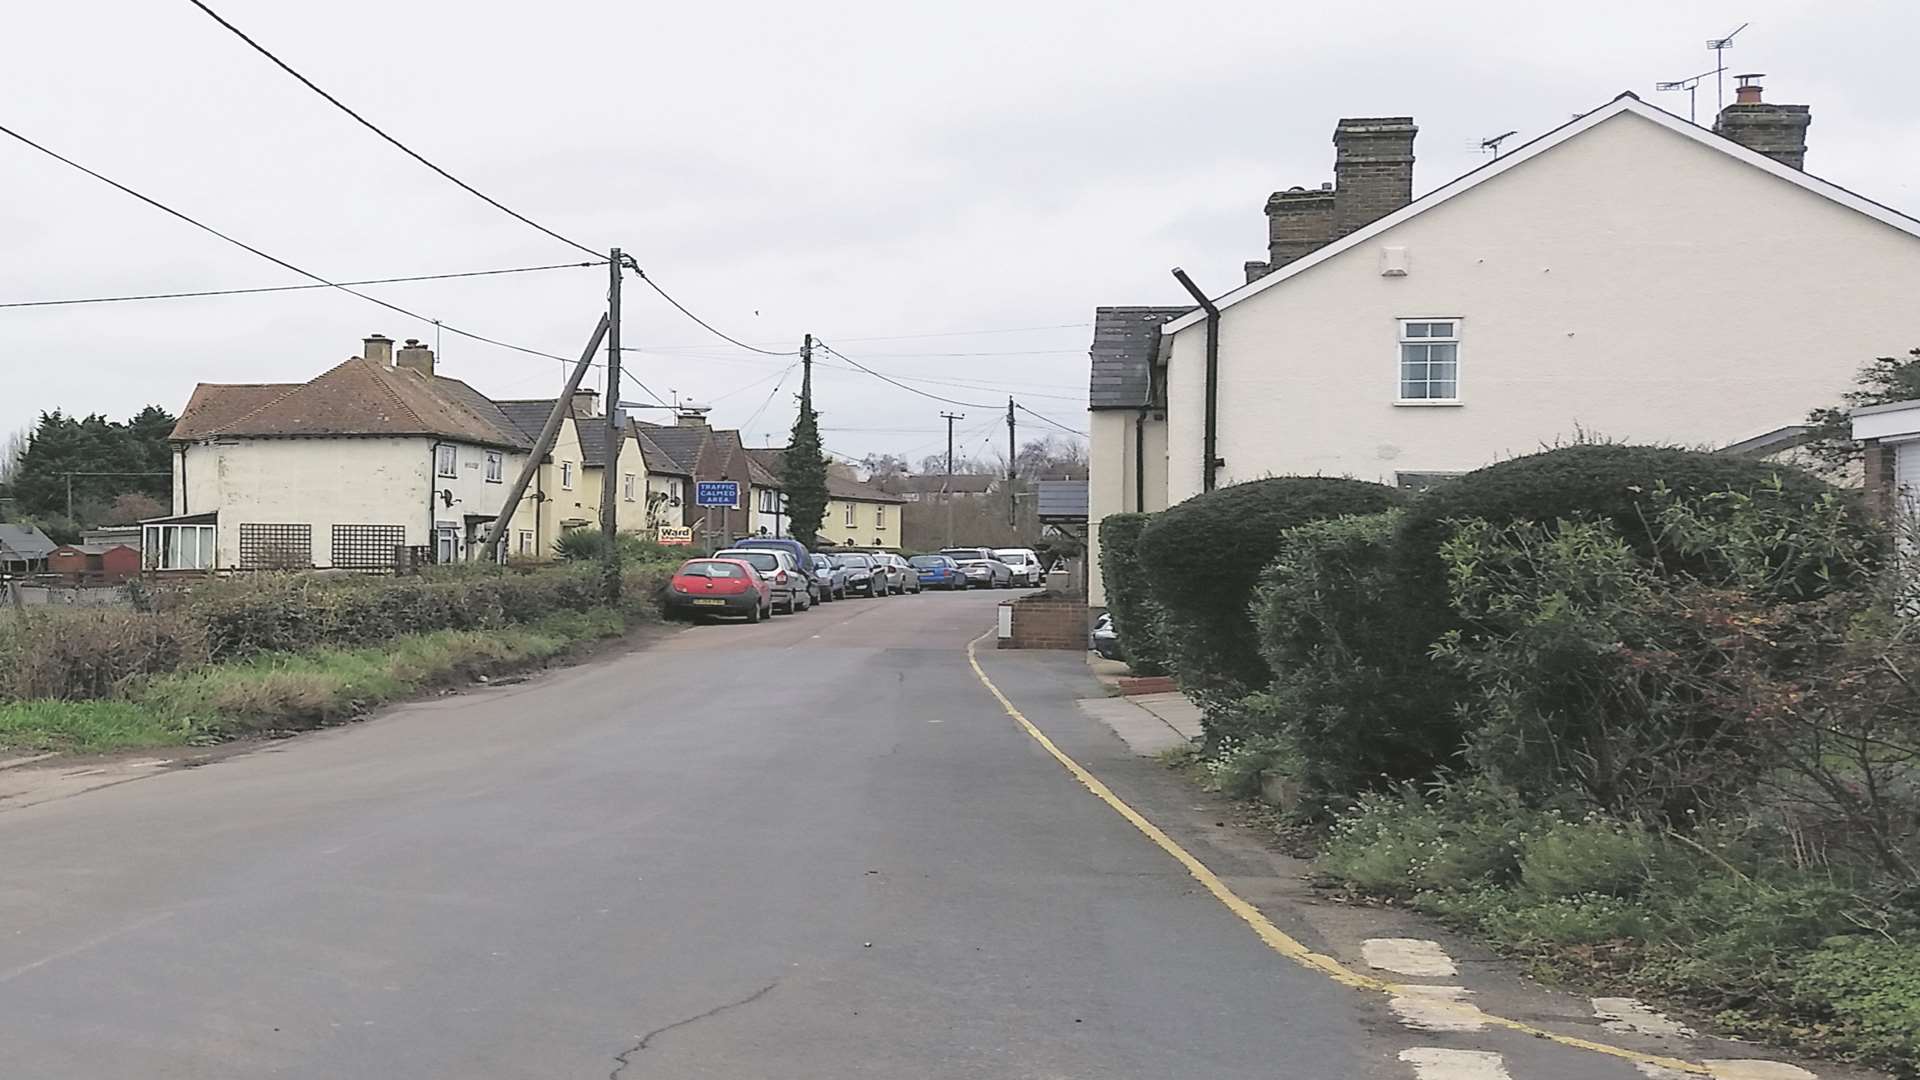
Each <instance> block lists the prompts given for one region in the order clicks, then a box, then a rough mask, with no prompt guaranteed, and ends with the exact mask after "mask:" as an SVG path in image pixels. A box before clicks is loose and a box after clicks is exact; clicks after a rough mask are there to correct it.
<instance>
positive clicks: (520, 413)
mask: <svg viewBox="0 0 1920 1080" xmlns="http://www.w3.org/2000/svg"><path fill="white" fill-rule="evenodd" d="M494 404H495V405H497V406H499V408H500V411H501V412H503V413H505V414H506V416H507V419H508V420H511V421H513V426H514V427H517V428H519V429H520V431H521V433H522V434H524V435H526V437H527V442H529V443H532V442H533V441H534V440H535V439H538V438H539V437H540V429H541V428H543V427H546V426H547V416H548V415H549V414H550V413H552V412H553V399H552V398H548V399H547V400H545V401H537V400H535V401H496V402H494Z"/></svg>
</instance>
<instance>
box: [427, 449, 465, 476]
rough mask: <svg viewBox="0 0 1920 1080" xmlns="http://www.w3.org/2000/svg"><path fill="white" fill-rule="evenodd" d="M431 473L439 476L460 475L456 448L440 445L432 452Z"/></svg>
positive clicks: (458, 453)
mask: <svg viewBox="0 0 1920 1080" xmlns="http://www.w3.org/2000/svg"><path fill="white" fill-rule="evenodd" d="M433 471H434V472H435V473H438V474H439V475H441V476H458V475H460V451H459V448H458V447H454V446H450V445H448V444H447V443H441V444H440V445H439V446H437V447H435V448H434V451H433Z"/></svg>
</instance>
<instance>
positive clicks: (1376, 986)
mask: <svg viewBox="0 0 1920 1080" xmlns="http://www.w3.org/2000/svg"><path fill="white" fill-rule="evenodd" d="M991 633H992V631H988V632H987V633H986V634H981V635H980V636H979V637H977V638H974V639H973V640H972V641H969V642H967V663H968V664H969V665H970V666H971V667H972V668H973V674H974V677H975V678H977V679H979V680H980V685H982V686H984V687H986V688H987V691H988V692H989V693H991V694H992V695H993V696H994V700H996V701H998V702H1000V707H1001V708H1002V709H1005V710H1006V713H1007V715H1008V716H1011V717H1013V719H1014V722H1015V723H1017V724H1019V725H1020V727H1021V728H1022V729H1024V730H1025V731H1026V733H1027V734H1028V735H1029V736H1030V737H1032V739H1033V741H1034V742H1037V743H1039V744H1040V747H1041V749H1043V750H1045V751H1046V752H1047V753H1049V754H1051V755H1053V759H1054V760H1055V761H1058V762H1059V763H1060V765H1061V767H1062V768H1064V769H1066V770H1067V771H1068V772H1069V773H1072V774H1073V778H1074V779H1076V780H1078V781H1080V783H1081V784H1082V785H1084V786H1085V787H1086V789H1087V790H1088V791H1091V792H1093V795H1094V797H1095V798H1097V799H1099V800H1100V801H1101V802H1103V803H1106V804H1107V806H1108V807H1109V808H1111V809H1112V810H1113V812H1114V813H1116V814H1119V815H1120V816H1121V817H1123V818H1126V819H1127V822H1128V823H1129V824H1131V825H1132V826H1133V827H1134V828H1136V829H1138V830H1140V832H1141V833H1142V834H1143V835H1145V836H1146V838H1147V839H1149V840H1151V841H1153V842H1154V844H1155V845H1156V846H1158V847H1159V848H1160V850H1162V851H1164V852H1166V853H1167V854H1169V855H1171V856H1173V858H1174V860H1175V861H1176V862H1178V863H1179V864H1180V865H1181V866H1184V867H1186V868H1187V873H1189V874H1192V875H1193V878H1194V880H1195V881H1198V882H1199V883H1200V884H1201V885H1203V886H1205V887H1206V890H1207V891H1208V892H1210V893H1212V894H1213V898H1214V899H1216V900H1218V901H1220V903H1222V904H1224V905H1226V908H1227V910H1228V911H1231V912H1233V913H1234V914H1235V915H1237V916H1239V917H1240V921H1241V922H1244V923H1246V924H1247V925H1248V926H1250V927H1252V928H1253V932H1254V933H1255V934H1257V935H1259V937H1260V940H1261V941H1263V942H1265V943H1266V945H1267V947H1268V948H1270V949H1272V950H1273V951H1274V952H1277V953H1279V954H1280V955H1281V956H1284V957H1286V958H1287V959H1289V960H1291V961H1293V962H1294V963H1296V964H1299V965H1300V966H1302V967H1304V968H1307V969H1308V970H1310V971H1314V972H1318V973H1319V974H1321V975H1324V976H1326V977H1327V978H1329V979H1332V980H1333V981H1334V982H1337V983H1339V984H1340V985H1342V986H1346V987H1350V988H1352V989H1355V990H1366V991H1371V992H1373V993H1376V994H1385V995H1388V996H1392V995H1393V994H1394V992H1395V989H1396V987H1395V986H1394V984H1392V983H1389V982H1387V981H1385V980H1383V979H1376V978H1374V977H1372V976H1370V975H1364V974H1361V973H1360V972H1357V971H1354V970H1353V969H1351V968H1349V967H1347V966H1346V965H1345V964H1342V963H1341V962H1340V961H1339V960H1336V959H1334V958H1333V957H1331V956H1328V955H1326V954H1325V953H1317V952H1314V951H1313V950H1312V949H1310V948H1308V947H1307V946H1306V944H1305V943H1303V942H1301V941H1300V940H1298V939H1297V938H1295V937H1293V936H1292V935H1290V934H1288V933H1287V932H1286V931H1284V930H1282V929H1280V928H1279V927H1278V926H1275V925H1274V924H1273V922H1272V920H1270V919H1268V918H1267V917H1266V916H1265V915H1263V914H1261V912H1260V909H1259V908H1257V907H1254V906H1253V905H1252V904H1250V903H1248V902H1247V901H1246V900H1245V899H1244V898H1242V897H1241V896H1240V894H1239V893H1236V892H1234V891H1233V890H1232V889H1231V888H1228V887H1227V883H1226V882H1224V881H1222V880H1220V876H1219V875H1218V874H1215V873H1214V872H1213V871H1211V870H1209V869H1207V866H1206V864H1205V863H1203V862H1201V861H1200V860H1199V859H1198V858H1196V857H1194V855H1193V853H1192V852H1190V851H1188V850H1187V849H1186V848H1184V847H1181V846H1180V844H1179V842H1178V841H1176V840H1174V839H1173V837H1171V836H1168V835H1167V834H1166V833H1165V832H1162V831H1161V829H1160V827H1159V826H1158V825H1155V824H1154V823H1153V822H1151V821H1148V820H1147V819H1146V818H1145V817H1143V816H1141V814H1140V812H1139V811H1138V810H1135V809H1134V808H1133V807H1131V806H1128V805H1127V803H1126V801H1125V800H1123V799H1121V798H1120V796H1118V795H1116V794H1114V793H1113V789H1112V788H1110V787H1108V786H1107V785H1106V784H1104V783H1102V782H1101V780H1100V778H1099V777H1097V776H1095V775H1093V774H1092V773H1090V772H1088V771H1087V770H1086V767H1085V766H1083V765H1081V764H1080V763H1079V762H1077V761H1075V760H1073V759H1072V758H1070V757H1068V756H1067V754H1066V752H1065V751H1064V750H1061V749H1060V747H1058V746H1056V745H1055V744H1054V741H1053V740H1052V739H1049V738H1047V736H1046V733H1045V732H1043V731H1041V730H1040V729H1039V728H1037V727H1035V726H1034V724H1033V721H1031V720H1028V719H1027V718H1026V716H1025V715H1024V714H1023V713H1021V711H1020V710H1019V708H1017V707H1016V706H1015V705H1014V704H1013V702H1012V701H1011V700H1010V699H1008V697H1007V695H1005V694H1003V693H1001V692H1000V688H999V687H998V686H995V685H994V682H993V680H992V679H990V678H988V677H987V672H986V669H985V668H982V667H981V666H980V657H979V655H978V654H977V653H976V652H975V647H976V646H978V645H979V644H980V642H982V641H984V640H985V639H986V638H987V636H988V634H991ZM1475 1012H1476V1013H1478V1018H1479V1019H1480V1020H1482V1021H1483V1022H1484V1023H1486V1024H1487V1025H1489V1026H1491V1027H1498V1028H1505V1029H1507V1030H1508V1031H1517V1032H1519V1033H1521V1034H1523V1035H1531V1036H1533V1037H1534V1038H1537V1039H1546V1040H1548V1041H1551V1042H1556V1043H1559V1044H1560V1045H1561V1046H1567V1047H1571V1048H1573V1049H1575V1050H1587V1051H1591V1052H1593V1053H1596V1054H1605V1055H1606V1056H1608V1057H1614V1058H1619V1059H1621V1060H1623V1061H1630V1062H1634V1063H1636V1064H1644V1065H1655V1066H1659V1067H1660V1068H1663V1069H1672V1070H1674V1071H1675V1072H1678V1073H1681V1074H1682V1075H1686V1076H1711V1075H1713V1072H1712V1070H1710V1069H1708V1068H1707V1067H1706V1066H1704V1065H1696V1064H1694V1063H1693V1062H1690V1061H1681V1060H1680V1059H1678V1058H1670V1057H1662V1056H1661V1055H1659V1054H1647V1053H1642V1052H1641V1051H1638V1050H1630V1049H1628V1048H1626V1047H1624V1046H1611V1045H1608V1044H1607V1043H1602V1042H1594V1041H1593V1040H1591V1039H1582V1038H1579V1037H1578V1036H1574V1035H1562V1034H1560V1033H1559V1032H1557V1031H1548V1030H1547V1029H1545V1028H1542V1027H1536V1026H1534V1025H1532V1024H1528V1023H1525V1022H1523V1021H1519V1020H1509V1019H1507V1018H1506V1017H1504V1016H1496V1015H1494V1014H1492V1013H1483V1012H1479V1010H1477V1009H1476V1010H1475Z"/></svg>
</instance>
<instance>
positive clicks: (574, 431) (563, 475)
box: [499, 390, 658, 559]
mask: <svg viewBox="0 0 1920 1080" xmlns="http://www.w3.org/2000/svg"><path fill="white" fill-rule="evenodd" d="M553 404H554V403H553V399H551V398H548V399H544V400H541V399H534V400H525V399H522V400H514V401H502V402H500V403H499V405H500V410H501V411H502V412H504V413H505V414H506V415H507V416H508V418H509V419H511V420H512V421H513V422H514V424H515V426H517V427H518V428H519V429H520V430H521V432H522V433H523V434H525V435H526V436H527V441H528V443H529V444H531V443H533V442H535V441H537V440H538V439H539V437H540V430H541V428H542V427H543V426H544V425H545V424H546V422H547V417H548V416H549V415H551V413H552V411H553ZM617 423H618V430H619V431H620V432H621V434H622V438H623V440H624V441H623V442H622V443H621V446H620V457H619V461H618V462H617V464H616V465H615V468H614V472H615V476H614V478H613V480H612V482H613V483H614V484H615V485H617V490H616V491H615V494H614V513H615V522H616V524H615V528H617V529H618V530H619V531H620V532H631V533H637V532H642V531H644V530H646V529H649V528H652V527H654V526H655V525H657V524H658V522H655V521H653V520H652V519H650V518H649V515H648V505H649V504H648V494H649V492H650V491H651V490H652V487H651V483H650V482H651V477H650V475H649V464H648V458H647V454H646V452H645V450H646V448H645V447H644V446H642V444H641V441H640V436H639V432H638V429H637V428H636V426H635V425H634V424H633V423H632V422H631V421H629V420H628V419H627V417H626V416H625V414H624V413H623V414H622V415H621V416H620V417H619V419H618V421H617ZM612 430H614V429H613V428H612V427H610V426H609V424H608V423H607V417H606V415H605V414H603V413H602V412H601V411H600V395H599V394H597V393H595V392H594V391H591V390H582V391H580V392H578V393H576V394H574V396H573V401H572V404H571V407H570V409H569V412H568V415H567V416H566V417H565V418H564V419H563V420H562V421H561V424H560V428H559V430H558V432H556V433H555V435H554V441H553V448H552V450H550V451H549V452H548V453H547V456H546V458H545V459H544V460H542V461H541V463H540V468H539V470H538V471H537V472H535V473H534V476H533V480H532V482H531V483H529V484H528V485H527V492H526V494H525V495H524V496H523V497H522V499H521V503H520V508H519V510H517V511H516V512H515V514H514V518H513V521H512V523H511V525H510V526H509V532H508V535H507V553H508V555H510V556H511V557H513V558H516V559H545V558H551V557H552V555H553V551H554V542H555V541H557V540H558V539H559V538H560V536H561V534H562V533H565V532H566V531H568V530H569V529H589V528H591V529H597V528H599V527H600V499H601V492H602V490H603V487H602V485H604V484H606V483H607V482H608V481H607V476H606V474H607V449H606V448H607V445H608V439H609V437H610V432H611V431H612ZM656 464H657V462H656Z"/></svg>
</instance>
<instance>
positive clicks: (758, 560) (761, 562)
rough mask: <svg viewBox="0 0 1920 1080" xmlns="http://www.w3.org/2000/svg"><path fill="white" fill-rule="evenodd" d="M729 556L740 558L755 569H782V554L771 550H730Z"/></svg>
mask: <svg viewBox="0 0 1920 1080" xmlns="http://www.w3.org/2000/svg"><path fill="white" fill-rule="evenodd" d="M727 558H729V559H738V560H740V561H741V562H743V563H746V564H748V565H749V566H752V567H753V568H754V569H755V570H778V569H780V556H778V555H775V554H774V553H773V552H771V551H730V552H728V553H727Z"/></svg>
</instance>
